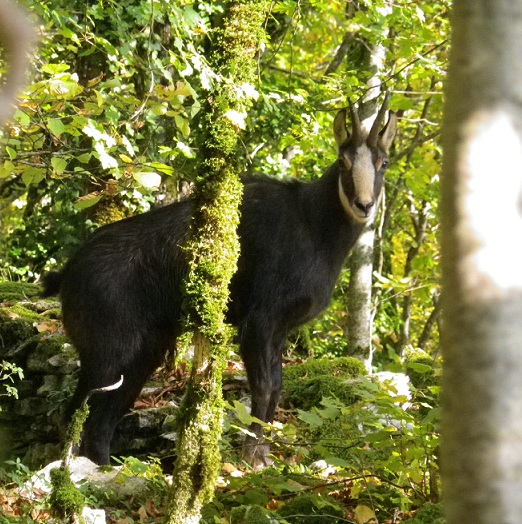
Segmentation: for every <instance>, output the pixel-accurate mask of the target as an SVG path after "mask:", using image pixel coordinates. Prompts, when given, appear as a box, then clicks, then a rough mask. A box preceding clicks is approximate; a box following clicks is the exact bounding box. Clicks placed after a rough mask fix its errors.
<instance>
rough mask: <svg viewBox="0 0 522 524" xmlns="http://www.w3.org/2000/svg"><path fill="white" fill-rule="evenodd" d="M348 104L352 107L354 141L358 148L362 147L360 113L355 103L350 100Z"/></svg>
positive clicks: (351, 117)
mask: <svg viewBox="0 0 522 524" xmlns="http://www.w3.org/2000/svg"><path fill="white" fill-rule="evenodd" d="M348 104H349V107H350V120H351V121H352V141H353V142H354V144H355V145H356V146H360V145H361V144H362V143H363V133H362V126H361V119H360V118H359V113H358V112H357V109H355V106H354V105H353V102H352V101H351V100H348Z"/></svg>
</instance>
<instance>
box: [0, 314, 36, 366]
mask: <svg viewBox="0 0 522 524" xmlns="http://www.w3.org/2000/svg"><path fill="white" fill-rule="evenodd" d="M35 316H36V319H37V318H38V315H35V313H33V312H32V311H29V310H27V309H25V308H23V307H22V306H19V305H18V304H17V305H15V306H13V307H11V308H1V309H0V358H5V357H6V355H7V354H8V353H9V352H10V351H11V350H13V349H15V348H16V347H18V346H19V345H20V344H22V343H23V342H25V341H26V340H28V339H30V338H31V337H32V336H33V335H34V334H35V328H34V326H33V324H34V322H35V321H36V319H35Z"/></svg>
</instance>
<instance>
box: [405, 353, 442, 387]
mask: <svg viewBox="0 0 522 524" xmlns="http://www.w3.org/2000/svg"><path fill="white" fill-rule="evenodd" d="M439 371H440V370H439V365H438V364H437V362H436V361H435V360H434V359H433V358H432V357H431V356H430V355H428V354H427V353H424V352H422V353H418V354H413V355H411V356H409V357H408V359H407V360H406V374H407V375H408V377H410V381H411V383H412V385H413V386H414V387H415V388H417V389H423V388H427V387H430V386H435V385H438V384H439V382H440V380H439V379H440V373H439Z"/></svg>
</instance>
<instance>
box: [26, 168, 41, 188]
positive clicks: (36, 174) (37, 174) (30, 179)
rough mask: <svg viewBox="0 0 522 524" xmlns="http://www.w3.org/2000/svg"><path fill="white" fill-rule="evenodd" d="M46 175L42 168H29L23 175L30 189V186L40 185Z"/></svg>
mask: <svg viewBox="0 0 522 524" xmlns="http://www.w3.org/2000/svg"><path fill="white" fill-rule="evenodd" d="M44 175H45V171H44V169H42V168H41V167H28V168H27V169H26V170H25V171H24V172H23V174H22V181H23V183H24V184H25V185H26V186H27V187H29V186H30V185H34V184H39V183H40V182H41V181H42V180H43V178H44Z"/></svg>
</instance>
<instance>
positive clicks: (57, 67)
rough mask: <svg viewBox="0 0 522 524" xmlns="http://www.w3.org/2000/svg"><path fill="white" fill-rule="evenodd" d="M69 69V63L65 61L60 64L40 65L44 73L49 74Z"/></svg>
mask: <svg viewBox="0 0 522 524" xmlns="http://www.w3.org/2000/svg"><path fill="white" fill-rule="evenodd" d="M68 69H69V65H67V64H65V63H61V64H44V65H43V66H42V71H43V72H44V73H48V74H50V75H57V74H60V73H63V72H64V71H67V70H68Z"/></svg>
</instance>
